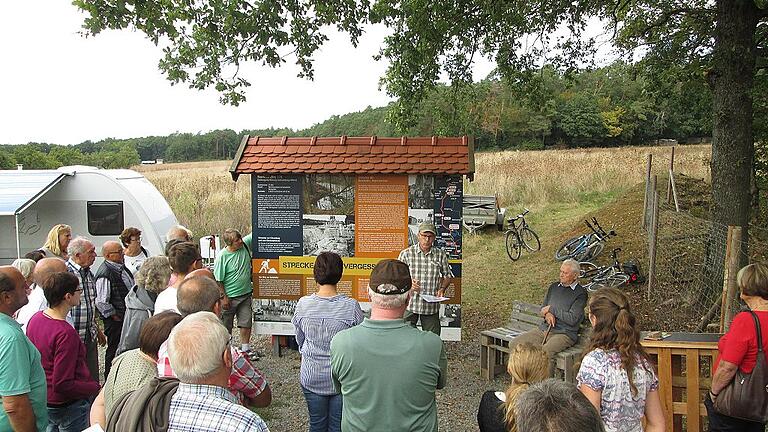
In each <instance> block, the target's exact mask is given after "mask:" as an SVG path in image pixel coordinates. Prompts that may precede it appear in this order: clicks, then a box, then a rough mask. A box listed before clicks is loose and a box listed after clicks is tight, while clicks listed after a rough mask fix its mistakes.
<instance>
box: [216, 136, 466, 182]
mask: <svg viewBox="0 0 768 432" xmlns="http://www.w3.org/2000/svg"><path fill="white" fill-rule="evenodd" d="M229 171H230V173H231V174H232V178H234V179H235V180H237V177H238V176H239V175H240V174H465V175H468V176H470V178H471V177H472V175H473V174H474V171H475V160H474V140H473V139H472V138H471V137H467V136H463V137H394V138H389V137H388V138H383V137H375V136H370V137H346V136H342V137H332V138H326V137H323V138H320V137H302V138H291V137H270V138H267V137H250V136H248V135H246V136H245V137H243V140H242V142H241V143H240V148H239V149H238V151H237V155H236V156H235V160H234V161H232V166H231V167H230V169H229Z"/></svg>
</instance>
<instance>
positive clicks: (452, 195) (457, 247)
mask: <svg viewBox="0 0 768 432" xmlns="http://www.w3.org/2000/svg"><path fill="white" fill-rule="evenodd" d="M433 195H434V201H433V203H434V210H435V226H436V227H437V238H436V239H435V244H436V245H437V246H438V247H439V248H440V249H442V250H444V251H445V252H446V253H447V254H448V258H450V259H461V217H462V203H463V200H462V196H463V180H462V177H461V176H440V177H438V178H436V179H435V188H434V190H433Z"/></svg>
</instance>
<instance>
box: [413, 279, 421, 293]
mask: <svg viewBox="0 0 768 432" xmlns="http://www.w3.org/2000/svg"><path fill="white" fill-rule="evenodd" d="M411 289H412V290H413V292H415V293H417V292H419V291H421V283H419V281H417V280H416V279H412V280H411Z"/></svg>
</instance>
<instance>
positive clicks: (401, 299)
mask: <svg viewBox="0 0 768 432" xmlns="http://www.w3.org/2000/svg"><path fill="white" fill-rule="evenodd" d="M411 284H412V281H411V274H410V270H409V269H408V265H407V264H405V263H404V262H402V261H398V260H394V259H387V260H382V261H379V263H378V264H376V267H375V268H374V269H373V271H372V272H371V277H370V283H369V286H368V296H369V297H370V299H371V317H370V318H365V320H364V321H363V322H362V323H361V324H360V325H358V326H355V327H352V328H350V329H347V330H342V331H341V332H339V333H337V334H336V336H334V338H333V340H331V376H332V378H333V384H334V386H335V387H336V390H337V391H339V392H340V393H341V394H342V396H343V398H344V404H343V408H342V415H341V430H343V431H345V432H351V431H361V432H363V431H371V432H374V431H382V432H383V431H402V430H408V431H427V432H433V431H437V404H436V402H435V390H436V389H441V388H443V387H445V383H446V380H447V374H448V360H447V359H446V356H445V350H444V349H443V342H442V341H441V340H440V337H439V336H437V335H436V334H434V333H431V332H422V331H420V330H417V329H416V328H414V327H412V326H411V325H410V324H408V323H407V322H405V320H404V319H403V313H404V312H405V308H406V307H407V305H408V299H409V297H410V293H411Z"/></svg>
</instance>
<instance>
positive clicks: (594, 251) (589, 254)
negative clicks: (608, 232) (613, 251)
mask: <svg viewBox="0 0 768 432" xmlns="http://www.w3.org/2000/svg"><path fill="white" fill-rule="evenodd" d="M603 249H605V243H603V242H598V243H597V244H595V245H594V246H592V248H591V249H589V250H585V251H586V254H585V256H584V258H583V259H584V261H592V260H593V259H595V257H597V256H598V255H600V253H601V252H603Z"/></svg>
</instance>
